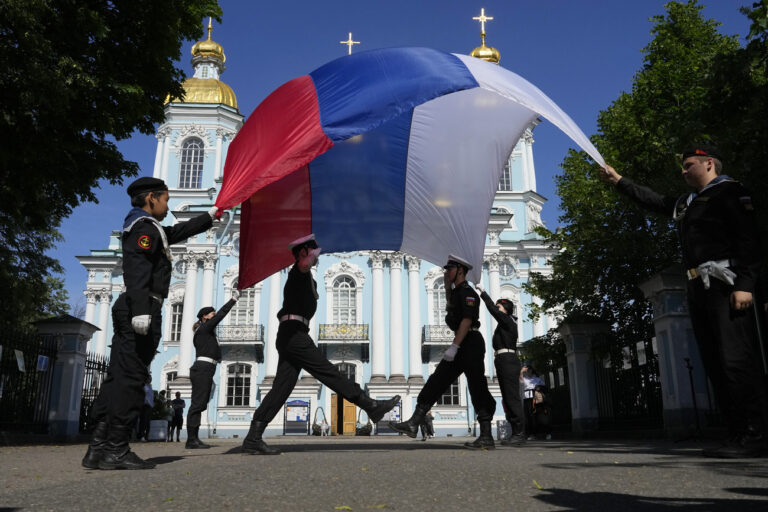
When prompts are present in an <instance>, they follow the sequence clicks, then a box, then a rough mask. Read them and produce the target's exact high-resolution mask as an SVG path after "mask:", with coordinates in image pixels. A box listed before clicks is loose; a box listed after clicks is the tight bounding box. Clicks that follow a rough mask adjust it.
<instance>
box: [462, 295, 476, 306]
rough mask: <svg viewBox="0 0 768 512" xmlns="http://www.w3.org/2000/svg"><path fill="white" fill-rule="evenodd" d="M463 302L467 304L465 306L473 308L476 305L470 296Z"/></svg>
mask: <svg viewBox="0 0 768 512" xmlns="http://www.w3.org/2000/svg"><path fill="white" fill-rule="evenodd" d="M464 301H465V303H466V304H467V306H474V305H475V304H477V299H475V298H474V297H472V296H469V297H465V298H464Z"/></svg>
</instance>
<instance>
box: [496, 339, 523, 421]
mask: <svg viewBox="0 0 768 512" xmlns="http://www.w3.org/2000/svg"><path fill="white" fill-rule="evenodd" d="M493 364H494V366H495V367H496V376H497V378H498V379H499V388H501V399H502V400H503V402H504V406H505V407H504V414H505V416H506V417H507V421H508V422H509V425H510V426H511V427H512V432H513V433H520V432H523V430H525V416H524V415H523V401H522V398H521V397H520V369H521V364H520V358H519V357H517V354H516V353H512V352H505V353H503V354H499V355H497V356H496V357H494V358H493Z"/></svg>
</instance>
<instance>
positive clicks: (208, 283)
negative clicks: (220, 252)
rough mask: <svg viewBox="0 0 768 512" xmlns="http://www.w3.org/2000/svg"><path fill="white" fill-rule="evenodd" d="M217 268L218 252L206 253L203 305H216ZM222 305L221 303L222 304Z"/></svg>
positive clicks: (201, 295)
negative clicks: (215, 277)
mask: <svg viewBox="0 0 768 512" xmlns="http://www.w3.org/2000/svg"><path fill="white" fill-rule="evenodd" d="M215 270H216V254H211V253H206V254H205V257H204V258H203V293H202V294H200V300H202V307H205V306H211V307H214V308H215V307H216V306H214V304H213V301H214V296H213V279H214V273H215ZM220 305H221V304H220ZM217 309H218V308H217Z"/></svg>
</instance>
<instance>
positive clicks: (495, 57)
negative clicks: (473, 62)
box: [469, 38, 501, 64]
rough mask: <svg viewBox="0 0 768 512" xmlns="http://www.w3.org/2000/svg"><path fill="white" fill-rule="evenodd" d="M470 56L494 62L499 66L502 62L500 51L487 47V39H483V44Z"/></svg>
mask: <svg viewBox="0 0 768 512" xmlns="http://www.w3.org/2000/svg"><path fill="white" fill-rule="evenodd" d="M469 55H470V56H472V57H475V58H478V59H482V60H487V61H488V62H493V63H494V64H498V63H499V61H500V60H501V54H500V53H499V50H497V49H496V48H494V47H492V46H485V38H483V44H482V45H481V46H478V47H477V48H475V49H474V50H472V53H470V54H469Z"/></svg>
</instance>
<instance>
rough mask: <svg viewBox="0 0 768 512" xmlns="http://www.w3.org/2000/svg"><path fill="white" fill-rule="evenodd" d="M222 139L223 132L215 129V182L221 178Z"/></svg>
mask: <svg viewBox="0 0 768 512" xmlns="http://www.w3.org/2000/svg"><path fill="white" fill-rule="evenodd" d="M223 138H224V130H222V129H221V128H218V129H216V156H215V157H214V159H213V160H214V164H213V179H214V180H217V179H219V177H220V176H221V157H222V154H221V140H222V139H223Z"/></svg>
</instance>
